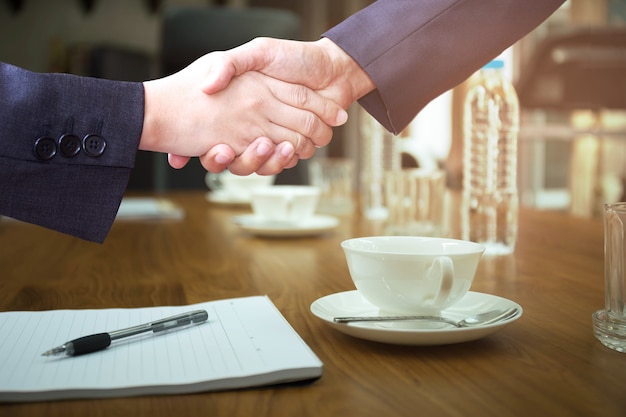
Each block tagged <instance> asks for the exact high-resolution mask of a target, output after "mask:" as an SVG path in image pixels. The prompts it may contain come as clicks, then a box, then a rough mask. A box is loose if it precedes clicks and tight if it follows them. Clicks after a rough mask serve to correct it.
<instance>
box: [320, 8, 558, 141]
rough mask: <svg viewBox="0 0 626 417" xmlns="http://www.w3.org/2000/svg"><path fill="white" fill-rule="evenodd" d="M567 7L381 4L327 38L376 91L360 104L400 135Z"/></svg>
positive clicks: (352, 19) (360, 12)
mask: <svg viewBox="0 0 626 417" xmlns="http://www.w3.org/2000/svg"><path fill="white" fill-rule="evenodd" d="M563 2H564V0H378V1H376V2H375V3H373V4H371V5H370V6H368V7H366V8H365V9H363V10H361V11H359V12H357V13H355V14H354V15H352V16H350V17H349V18H348V19H346V20H345V21H343V22H342V23H340V24H339V25H337V26H335V27H334V28H332V29H330V30H329V31H328V32H326V33H325V34H324V35H323V36H325V37H328V38H329V39H331V40H332V41H333V42H335V43H336V44H337V45H339V46H340V47H341V48H342V49H343V50H344V51H345V52H346V53H348V54H349V55H350V56H351V57H352V58H354V59H355V60H356V61H357V62H358V63H359V65H360V66H361V67H362V68H363V69H364V70H365V71H366V72H367V73H368V75H369V76H370V77H371V79H372V81H373V82H374V84H375V85H376V87H377V89H376V90H375V91H373V92H371V93H370V94H368V95H367V96H365V97H363V98H362V99H361V100H359V103H360V104H361V105H362V106H363V107H364V108H365V109H366V110H367V111H368V112H369V113H370V114H372V115H373V116H374V117H375V118H376V119H377V120H378V121H379V122H380V123H381V124H383V125H384V126H385V127H386V128H387V129H388V130H390V131H392V132H394V133H396V134H397V133H398V132H400V131H401V130H402V129H404V127H406V126H407V125H408V124H409V123H410V122H411V120H413V118H414V117H415V115H416V114H417V113H418V112H419V111H420V110H421V109H422V108H423V107H424V106H425V105H426V104H428V103H429V102H430V101H431V100H432V99H434V98H435V97H437V96H438V95H440V94H442V93H443V92H445V91H447V90H449V89H450V88H453V87H454V86H456V85H457V84H459V83H461V82H462V81H464V80H465V79H466V78H467V77H469V76H470V75H471V74H472V73H473V72H474V71H476V70H478V69H479V68H481V67H482V66H483V65H484V64H486V63H487V62H489V61H490V60H491V59H493V58H494V57H496V56H497V55H499V54H500V53H501V52H502V51H503V50H505V49H506V48H507V47H509V46H511V45H512V44H513V43H515V42H516V41H517V40H519V39H520V38H522V37H523V36H524V35H525V34H527V33H528V32H530V31H531V30H532V29H534V28H535V27H536V26H537V25H539V24H540V23H541V22H542V21H544V20H545V19H546V18H548V17H549V16H550V15H551V14H552V13H553V12H554V11H555V10H556V9H557V8H558V7H559V6H560V5H561V4H562V3H563Z"/></svg>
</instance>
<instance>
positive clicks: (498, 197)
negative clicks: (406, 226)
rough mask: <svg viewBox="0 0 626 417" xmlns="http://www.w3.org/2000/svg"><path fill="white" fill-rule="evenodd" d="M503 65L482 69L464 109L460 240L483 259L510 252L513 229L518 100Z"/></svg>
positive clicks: (514, 235)
mask: <svg viewBox="0 0 626 417" xmlns="http://www.w3.org/2000/svg"><path fill="white" fill-rule="evenodd" d="M503 68H504V63H503V61H499V60H495V61H492V62H490V63H489V64H487V65H486V66H485V67H483V68H482V69H481V70H480V72H479V74H478V79H477V82H476V84H475V85H474V86H473V87H471V88H470V90H469V91H468V94H467V97H466V99H465V109H464V121H463V128H464V158H463V206H462V210H463V211H462V232H463V239H465V240H471V241H474V242H478V243H481V244H483V245H485V247H486V250H485V254H496V255H499V254H508V253H512V252H513V250H514V249H515V241H516V240H517V229H518V206H519V203H518V190H517V134H518V131H519V101H518V98H517V93H516V92H515V89H514V87H513V85H512V84H511V83H510V81H509V80H508V79H507V78H506V77H505V75H504V74H503Z"/></svg>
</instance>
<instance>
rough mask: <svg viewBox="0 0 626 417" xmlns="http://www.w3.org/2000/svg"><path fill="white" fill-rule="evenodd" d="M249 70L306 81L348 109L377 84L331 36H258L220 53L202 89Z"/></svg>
mask: <svg viewBox="0 0 626 417" xmlns="http://www.w3.org/2000/svg"><path fill="white" fill-rule="evenodd" d="M247 71H259V72H262V73H263V74H266V75H269V76H270V77H273V78H277V79H280V80H283V81H286V82H290V83H298V84H302V85H305V86H307V87H309V88H311V89H313V90H316V91H317V92H319V93H320V94H321V95H322V96H324V97H326V98H330V99H332V100H334V101H336V102H337V103H339V104H340V105H341V106H342V107H343V108H346V109H347V108H348V106H349V105H350V104H352V103H353V102H355V101H356V100H358V99H359V98H361V97H363V96H364V95H365V94H367V93H369V92H370V91H373V90H374V89H375V88H376V87H375V85H374V83H373V82H372V80H371V79H370V78H369V76H368V75H367V73H366V72H365V71H364V70H363V69H362V68H361V67H360V66H359V64H358V63H357V62H356V61H354V60H353V59H352V58H351V57H350V56H349V55H348V54H346V53H345V52H344V51H343V50H342V49H341V48H339V47H338V46H337V45H336V44H335V43H333V42H332V41H331V40H330V39H327V38H322V39H320V40H318V41H315V42H300V41H289V40H282V39H272V38H256V39H254V40H252V41H250V42H248V43H246V44H244V45H241V46H239V47H237V48H234V49H231V50H229V51H226V52H222V53H220V54H219V57H218V59H217V62H216V63H215V64H214V66H213V68H212V70H211V72H210V74H209V76H208V78H207V79H206V80H205V82H204V84H203V87H202V89H203V91H204V92H205V93H207V94H213V93H215V92H217V91H221V90H222V89H223V88H225V87H226V86H227V85H228V83H229V82H230V80H231V79H232V78H233V77H234V76H237V75H241V74H243V73H245V72H247ZM316 145H318V146H321V145H322V143H318V142H316Z"/></svg>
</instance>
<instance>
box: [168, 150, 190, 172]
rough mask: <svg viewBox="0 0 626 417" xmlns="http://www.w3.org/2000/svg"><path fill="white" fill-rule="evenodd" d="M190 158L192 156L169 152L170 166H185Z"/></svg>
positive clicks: (179, 167) (178, 167)
mask: <svg viewBox="0 0 626 417" xmlns="http://www.w3.org/2000/svg"><path fill="white" fill-rule="evenodd" d="M190 159H191V158H189V157H188V156H180V155H174V154H171V153H170V154H167V162H169V164H170V166H171V167H172V168H175V169H181V168H183V167H184V166H185V165H187V162H189V160H190Z"/></svg>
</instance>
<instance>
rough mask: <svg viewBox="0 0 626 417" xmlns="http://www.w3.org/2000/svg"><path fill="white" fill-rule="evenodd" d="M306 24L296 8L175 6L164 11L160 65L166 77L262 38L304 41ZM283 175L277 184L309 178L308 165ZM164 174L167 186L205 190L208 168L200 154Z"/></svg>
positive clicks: (163, 183)
mask: <svg viewBox="0 0 626 417" xmlns="http://www.w3.org/2000/svg"><path fill="white" fill-rule="evenodd" d="M301 31H302V25H301V22H300V19H299V17H298V16H297V15H295V14H293V13H292V12H290V11H286V10H280V9H267V8H228V7H173V8H169V9H166V10H165V11H164V15H163V26H162V34H161V57H160V65H161V72H162V75H168V74H171V73H174V72H176V71H179V70H181V69H182V68H184V67H186V66H187V65H189V64H190V63H191V62H193V61H194V60H195V59H197V58H199V57H201V56H202V55H204V54H206V53H209V52H212V51H221V50H227V49H231V48H234V47H237V46H239V45H241V44H244V43H246V42H248V41H250V40H252V39H254V38H256V37H260V36H267V37H273V38H281V39H295V40H297V39H300V38H301ZM303 162H305V161H301V162H300V163H299V164H298V165H297V166H296V167H294V168H292V169H289V170H285V171H283V172H282V173H281V174H279V175H278V176H277V179H276V182H277V183H304V182H306V164H305V163H303ZM161 165H163V169H162V172H160V174H159V175H158V176H159V177H160V178H159V180H158V182H159V187H158V188H163V189H172V188H177V189H190V188H195V189H197V188H205V187H206V185H205V182H204V176H205V174H206V170H205V169H204V168H203V167H202V166H201V164H200V162H199V161H198V160H197V158H194V159H192V160H191V161H190V162H189V164H188V165H187V166H186V167H185V168H183V169H181V170H174V169H172V168H170V167H169V166H167V161H166V159H165V158H163V164H161Z"/></svg>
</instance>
